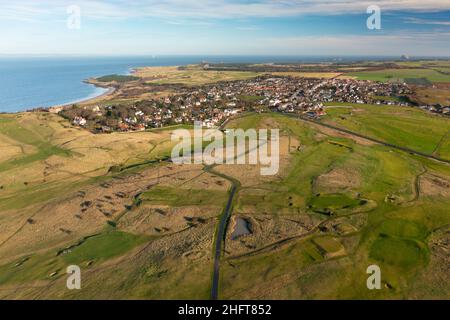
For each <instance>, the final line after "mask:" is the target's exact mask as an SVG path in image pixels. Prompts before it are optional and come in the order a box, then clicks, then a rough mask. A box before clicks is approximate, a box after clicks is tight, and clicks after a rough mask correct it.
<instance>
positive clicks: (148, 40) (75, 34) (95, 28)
mask: <svg viewBox="0 0 450 320" xmlns="http://www.w3.org/2000/svg"><path fill="white" fill-rule="evenodd" d="M374 5H375V6H377V7H378V8H379V9H380V28H379V29H378V28H375V29H374V28H371V29H369V28H368V26H367V20H368V19H371V20H370V21H371V22H373V21H374V20H373V19H372V15H373V13H374V11H370V12H369V13H368V8H369V7H371V6H374ZM404 54H405V55H409V56H440V57H450V0H372V1H365V0H109V1H105V0H80V1H77V0H70V1H67V0H14V1H13V0H11V1H9V0H8V1H5V0H0V55H114V56H120V55H277V56H284V55H286V56H303V55H305V56H311V55H319V56H330V55H333V56H348V55H365V56H399V55H404Z"/></svg>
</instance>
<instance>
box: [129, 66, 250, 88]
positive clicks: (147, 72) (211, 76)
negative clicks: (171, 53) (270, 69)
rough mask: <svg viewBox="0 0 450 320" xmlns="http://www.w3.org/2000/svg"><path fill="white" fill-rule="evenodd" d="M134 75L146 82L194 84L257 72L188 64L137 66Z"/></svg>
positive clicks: (241, 77)
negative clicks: (180, 65) (214, 68)
mask: <svg viewBox="0 0 450 320" xmlns="http://www.w3.org/2000/svg"><path fill="white" fill-rule="evenodd" d="M134 75H135V76H137V77H140V78H143V79H144V80H145V81H146V83H148V84H157V85H162V84H184V85H189V86H195V85H204V84H208V83H214V82H220V81H231V80H247V79H251V78H255V77H257V76H258V75H259V74H258V73H255V72H239V71H205V70H203V68H201V67H200V66H188V67H186V69H182V70H180V69H179V68H178V67H146V68H139V69H137V70H136V72H135V74H134Z"/></svg>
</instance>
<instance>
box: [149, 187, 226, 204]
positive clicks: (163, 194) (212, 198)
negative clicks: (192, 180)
mask: <svg viewBox="0 0 450 320" xmlns="http://www.w3.org/2000/svg"><path fill="white" fill-rule="evenodd" d="M227 198H228V194H227V192H225V191H216V190H197V189H183V188H176V189H175V188H170V187H162V186H157V187H155V188H152V189H151V190H150V191H147V192H145V193H143V194H142V195H141V197H140V199H141V200H142V201H144V202H148V203H157V204H167V205H170V206H173V207H184V206H192V205H218V206H222V205H223V204H224V203H226V200H227Z"/></svg>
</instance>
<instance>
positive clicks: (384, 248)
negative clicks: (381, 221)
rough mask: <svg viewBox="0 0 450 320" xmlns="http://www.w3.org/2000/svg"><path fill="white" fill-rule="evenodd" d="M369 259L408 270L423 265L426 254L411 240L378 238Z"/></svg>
mask: <svg viewBox="0 0 450 320" xmlns="http://www.w3.org/2000/svg"><path fill="white" fill-rule="evenodd" d="M370 257H371V258H372V259H375V260H377V261H379V262H382V263H385V264H388V265H390V266H394V267H400V268H405V269H409V268H413V267H417V266H419V265H420V264H422V263H424V262H425V260H426V257H427V253H426V250H425V249H424V248H423V247H422V246H421V245H420V244H419V243H417V242H415V241H412V240H404V239H394V238H380V239H378V240H377V241H375V243H374V244H373V246H372V248H371V250H370Z"/></svg>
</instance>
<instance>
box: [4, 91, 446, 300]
mask: <svg viewBox="0 0 450 320" xmlns="http://www.w3.org/2000/svg"><path fill="white" fill-rule="evenodd" d="M249 99H251V100H253V99H256V98H253V97H249ZM327 113H328V116H327V117H326V118H325V119H324V121H326V122H329V123H332V124H334V125H338V126H342V127H345V128H348V129H350V130H353V131H356V132H360V133H363V134H366V135H370V136H372V137H375V138H377V139H381V140H385V141H387V142H390V143H395V144H399V145H403V146H407V147H409V148H413V149H415V150H418V151H421V152H426V153H430V154H431V153H435V154H436V153H439V155H440V156H442V157H447V156H449V154H448V152H447V151H449V150H450V148H449V143H448V140H447V139H444V135H445V134H446V133H447V132H448V130H449V123H448V121H447V120H446V119H444V118H440V117H436V116H433V115H430V114H427V113H424V112H422V111H420V110H417V109H412V108H399V107H380V106H366V105H339V106H336V107H335V108H333V107H329V108H328V110H327ZM0 124H2V126H1V129H0V130H1V132H0V134H1V135H3V136H5V137H7V139H5V140H4V141H2V144H1V145H0V147H1V148H2V150H5V151H7V152H10V153H9V154H8V155H5V156H4V158H2V162H0V168H1V167H2V166H4V167H3V168H4V169H3V171H0V178H1V179H0V181H2V182H1V183H0V184H1V185H2V188H1V189H0V298H2V299H17V298H26V299H44V298H53V299H55V298H56V299H208V298H209V297H210V296H209V295H210V289H211V272H212V270H213V248H214V242H215V241H214V237H215V232H216V230H217V223H218V219H219V217H220V216H221V214H222V212H223V209H224V207H225V205H226V202H227V200H228V196H229V190H230V186H231V183H230V181H235V182H236V185H238V189H237V193H236V196H235V199H234V202H233V215H232V220H231V221H230V225H229V228H228V230H227V234H226V238H225V247H224V252H223V256H222V259H221V273H220V287H219V296H220V298H223V299H382V298H385V299H408V298H417V297H421V298H428V299H436V298H446V297H448V296H449V294H450V288H449V286H448V285H447V284H446V283H447V282H446V279H447V278H446V277H448V275H446V274H445V272H443V271H442V270H445V268H446V266H447V261H446V255H445V252H447V251H446V250H448V247H447V246H446V243H447V242H446V231H447V230H448V225H449V224H450V216H449V215H448V207H449V206H450V192H449V191H448V190H449V186H450V167H449V165H448V164H444V163H440V162H436V161H433V160H429V159H426V158H424V157H419V156H414V155H410V154H408V153H405V152H400V151H397V150H395V149H391V148H388V147H385V146H382V145H378V144H376V143H372V142H368V141H366V140H364V139H361V138H358V137H354V136H351V135H343V134H341V133H339V132H337V131H334V130H332V129H329V128H323V127H321V126H318V125H314V124H311V123H308V122H304V121H301V120H298V119H294V118H290V117H287V116H284V115H281V114H271V113H270V114H269V113H267V114H248V115H245V116H243V117H241V118H238V119H235V120H233V121H231V122H229V123H228V127H229V128H242V129H248V128H279V129H280V133H281V139H280V145H281V147H280V150H281V152H280V168H281V169H280V172H279V174H277V175H276V176H273V177H262V176H261V175H260V171H259V167H252V166H239V165H236V166H231V167H229V166H217V167H216V168H214V171H211V170H207V168H205V167H204V166H203V165H183V166H177V165H174V164H171V163H165V162H163V163H159V162H152V161H151V160H155V159H159V157H161V156H164V155H167V154H168V151H169V150H170V149H171V146H172V145H171V143H170V141H169V140H170V139H169V138H170V132H171V130H172V129H174V128H171V129H169V130H156V131H153V132H139V133H125V134H111V135H96V136H94V135H92V134H90V133H88V132H86V131H83V130H79V129H76V128H73V127H72V126H70V124H68V123H67V122H65V121H64V120H62V119H60V118H59V117H57V116H56V115H47V114H46V115H43V114H21V115H14V116H7V115H2V116H0ZM3 124H4V125H3ZM20 147H22V148H20ZM40 150H44V151H40ZM35 154H41V155H40V156H39V157H36V158H30V157H32V156H33V155H35ZM20 159H28V160H26V161H24V160H21V161H23V162H14V161H19V160H20ZM5 163H7V165H6V164H5ZM111 168H120V170H111ZM13 177H14V178H13ZM44 180H45V181H44ZM24 182H27V183H26V184H25V183H24ZM236 217H241V218H244V219H245V220H246V221H247V222H248V225H249V230H250V234H247V235H245V236H243V237H240V238H238V239H237V240H232V239H231V231H232V230H231V229H232V228H233V227H234V226H233V223H232V221H234V220H233V219H234V218H236ZM443 252H444V253H443ZM69 264H77V265H79V266H80V267H81V268H82V288H83V289H82V290H80V291H68V290H66V289H65V281H66V274H65V270H66V268H67V266H68V265H69ZM372 264H377V265H379V266H380V268H381V270H382V283H383V289H382V290H379V291H369V290H368V289H367V287H366V280H367V274H366V269H367V267H368V266H369V265H372ZM19 288H21V290H18V289H19ZM174 288H175V289H174Z"/></svg>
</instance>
